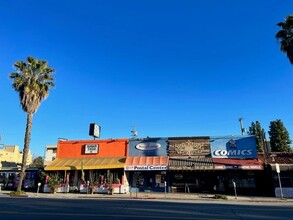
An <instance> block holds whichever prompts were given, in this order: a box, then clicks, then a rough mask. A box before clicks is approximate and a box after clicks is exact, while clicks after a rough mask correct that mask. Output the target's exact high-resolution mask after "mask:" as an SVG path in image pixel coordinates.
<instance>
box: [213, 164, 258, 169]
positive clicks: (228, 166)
mask: <svg viewBox="0 0 293 220" xmlns="http://www.w3.org/2000/svg"><path fill="white" fill-rule="evenodd" d="M262 169H263V168H262V166H261V165H215V170H262Z"/></svg>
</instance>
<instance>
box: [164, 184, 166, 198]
mask: <svg viewBox="0 0 293 220" xmlns="http://www.w3.org/2000/svg"><path fill="white" fill-rule="evenodd" d="M164 185H165V198H167V182H166V181H165V182H164Z"/></svg>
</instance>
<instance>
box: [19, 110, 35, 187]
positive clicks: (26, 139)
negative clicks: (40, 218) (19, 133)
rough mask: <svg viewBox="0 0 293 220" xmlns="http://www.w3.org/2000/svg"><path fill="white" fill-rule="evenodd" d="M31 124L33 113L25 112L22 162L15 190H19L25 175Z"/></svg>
mask: <svg viewBox="0 0 293 220" xmlns="http://www.w3.org/2000/svg"><path fill="white" fill-rule="evenodd" d="M32 124H33V113H27V119H26V129H25V136H24V146H23V153H22V163H21V171H20V177H19V182H18V185H17V191H21V187H22V182H23V179H24V176H25V170H26V161H27V156H28V152H29V144H30V140H31V129H32Z"/></svg>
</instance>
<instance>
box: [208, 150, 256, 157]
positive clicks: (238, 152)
mask: <svg viewBox="0 0 293 220" xmlns="http://www.w3.org/2000/svg"><path fill="white" fill-rule="evenodd" d="M214 155H215V156H250V155H252V150H216V151H214Z"/></svg>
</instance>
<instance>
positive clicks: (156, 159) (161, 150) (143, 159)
mask: <svg viewBox="0 0 293 220" xmlns="http://www.w3.org/2000/svg"><path fill="white" fill-rule="evenodd" d="M168 159H169V157H168V156H167V139H166V138H141V139H130V140H129V153H128V156H127V159H126V162H125V167H124V169H125V173H126V176H127V179H128V182H129V187H130V190H131V191H132V192H137V191H158V192H160V191H161V192H163V191H164V190H165V187H167V184H168V179H167V170H168Z"/></svg>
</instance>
